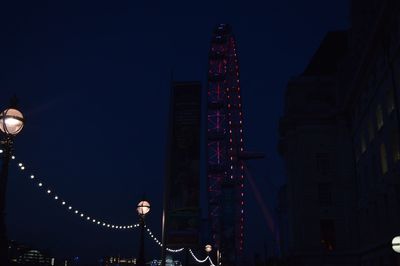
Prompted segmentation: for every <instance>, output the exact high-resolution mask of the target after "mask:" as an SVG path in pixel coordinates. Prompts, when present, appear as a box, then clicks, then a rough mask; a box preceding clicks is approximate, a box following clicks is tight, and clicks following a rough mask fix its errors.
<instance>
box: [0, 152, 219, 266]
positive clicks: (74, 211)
mask: <svg viewBox="0 0 400 266" xmlns="http://www.w3.org/2000/svg"><path fill="white" fill-rule="evenodd" d="M0 153H3V150H1V149H0ZM11 159H12V160H13V161H16V157H15V155H12V156H11ZM18 168H19V170H20V171H21V172H27V167H26V166H25V164H24V163H22V162H19V163H18ZM28 177H29V179H30V180H32V181H33V183H34V184H36V185H37V187H38V188H39V189H41V190H42V191H43V192H44V193H45V194H47V195H48V196H49V197H50V198H52V199H53V200H54V201H56V202H58V203H59V204H60V206H61V207H62V208H64V209H65V210H66V211H67V212H69V213H71V214H73V215H75V216H78V217H79V218H81V219H82V220H84V221H86V222H89V223H91V224H94V225H97V226H100V227H103V228H107V229H112V230H129V229H134V228H137V227H139V226H140V224H138V223H137V224H125V225H120V224H114V223H110V222H106V221H105V220H103V219H98V218H95V217H93V216H89V215H88V214H86V213H85V212H83V211H81V210H80V209H78V208H75V207H73V206H72V205H71V204H70V203H68V202H67V201H66V200H65V199H63V197H61V196H60V194H58V193H56V192H55V190H53V189H51V188H50V187H49V186H48V185H47V184H45V183H44V182H43V180H41V179H40V178H39V177H38V176H36V175H34V174H32V173H31V174H28ZM144 226H145V228H146V232H147V233H148V235H149V237H150V238H151V239H153V240H154V242H155V243H156V244H157V245H159V246H160V247H162V246H163V244H162V243H161V241H160V240H159V239H158V238H157V237H156V236H155V235H154V233H153V232H152V231H151V229H150V228H149V227H148V226H147V225H144ZM166 250H167V251H168V252H171V253H179V252H182V251H184V250H185V248H178V249H171V248H166ZM189 252H190V254H191V255H192V257H193V259H194V260H195V261H196V262H198V263H204V262H206V261H209V262H210V266H215V265H214V263H213V262H212V260H211V258H210V256H208V255H207V257H206V258H205V259H203V260H201V259H199V258H197V257H196V256H195V254H194V253H193V251H192V250H191V249H189Z"/></svg>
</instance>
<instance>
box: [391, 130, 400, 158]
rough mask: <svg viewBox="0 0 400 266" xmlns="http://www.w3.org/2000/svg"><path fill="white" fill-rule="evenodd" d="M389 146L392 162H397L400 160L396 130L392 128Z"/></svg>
mask: <svg viewBox="0 0 400 266" xmlns="http://www.w3.org/2000/svg"><path fill="white" fill-rule="evenodd" d="M391 146H392V159H393V162H397V161H399V160H400V151H399V137H398V136H397V130H396V129H394V128H392V130H391Z"/></svg>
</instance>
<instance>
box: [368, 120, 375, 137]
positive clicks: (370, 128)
mask: <svg viewBox="0 0 400 266" xmlns="http://www.w3.org/2000/svg"><path fill="white" fill-rule="evenodd" d="M374 137H375V130H374V124H373V122H372V120H371V119H370V120H369V121H368V139H369V141H370V142H371V141H372V140H373V139H374Z"/></svg>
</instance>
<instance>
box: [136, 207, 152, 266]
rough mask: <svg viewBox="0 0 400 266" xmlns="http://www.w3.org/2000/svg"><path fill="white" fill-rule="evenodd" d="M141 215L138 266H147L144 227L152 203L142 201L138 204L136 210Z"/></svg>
mask: <svg viewBox="0 0 400 266" xmlns="http://www.w3.org/2000/svg"><path fill="white" fill-rule="evenodd" d="M136 210H137V212H138V214H139V217H140V218H139V219H140V220H139V224H140V242H139V256H138V259H137V262H136V264H137V265H139V266H145V265H146V260H145V258H144V226H145V221H144V218H145V216H146V214H147V213H148V212H149V211H150V203H149V202H148V201H146V200H142V201H140V202H139V203H138V205H137V208H136Z"/></svg>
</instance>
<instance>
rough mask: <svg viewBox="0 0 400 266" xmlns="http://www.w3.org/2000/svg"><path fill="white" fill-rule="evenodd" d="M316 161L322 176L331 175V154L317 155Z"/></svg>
mask: <svg viewBox="0 0 400 266" xmlns="http://www.w3.org/2000/svg"><path fill="white" fill-rule="evenodd" d="M315 160H316V163H317V171H318V173H319V174H320V175H327V174H328V173H329V169H330V166H329V154H328V153H322V152H321V153H317V154H315Z"/></svg>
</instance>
